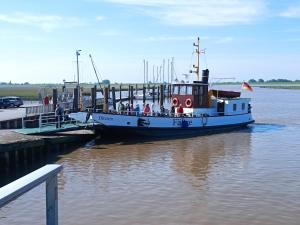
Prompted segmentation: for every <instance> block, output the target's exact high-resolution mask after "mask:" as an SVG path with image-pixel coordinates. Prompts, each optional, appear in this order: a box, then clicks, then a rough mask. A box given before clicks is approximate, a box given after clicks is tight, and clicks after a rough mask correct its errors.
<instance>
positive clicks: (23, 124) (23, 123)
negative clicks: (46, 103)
mask: <svg viewBox="0 0 300 225" xmlns="http://www.w3.org/2000/svg"><path fill="white" fill-rule="evenodd" d="M24 128H25V121H24V117H22V129H24Z"/></svg>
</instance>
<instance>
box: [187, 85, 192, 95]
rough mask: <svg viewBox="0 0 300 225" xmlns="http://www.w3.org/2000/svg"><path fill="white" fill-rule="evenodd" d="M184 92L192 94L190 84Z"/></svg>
mask: <svg viewBox="0 0 300 225" xmlns="http://www.w3.org/2000/svg"><path fill="white" fill-rule="evenodd" d="M186 93H187V94H188V95H192V94H193V88H192V86H187V91H186Z"/></svg>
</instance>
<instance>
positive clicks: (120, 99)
mask: <svg viewBox="0 0 300 225" xmlns="http://www.w3.org/2000/svg"><path fill="white" fill-rule="evenodd" d="M119 91H120V93H119V94H120V99H119V100H120V102H122V85H120V89H119Z"/></svg>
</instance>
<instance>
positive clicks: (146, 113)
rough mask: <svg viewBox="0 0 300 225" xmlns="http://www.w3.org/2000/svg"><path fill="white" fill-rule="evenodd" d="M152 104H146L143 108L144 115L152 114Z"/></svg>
mask: <svg viewBox="0 0 300 225" xmlns="http://www.w3.org/2000/svg"><path fill="white" fill-rule="evenodd" d="M150 110H151V109H150V106H149V104H146V106H145V107H144V110H143V113H144V116H148V115H150Z"/></svg>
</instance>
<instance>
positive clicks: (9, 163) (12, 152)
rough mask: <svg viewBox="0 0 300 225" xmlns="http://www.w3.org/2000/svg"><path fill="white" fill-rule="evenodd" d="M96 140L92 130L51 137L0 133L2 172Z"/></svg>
mask: <svg viewBox="0 0 300 225" xmlns="http://www.w3.org/2000/svg"><path fill="white" fill-rule="evenodd" d="M93 138H95V134H94V133H93V131H91V130H82V129H81V130H75V131H65V132H57V133H55V134H51V135H49V134H48V135H26V134H21V133H17V132H15V131H13V130H1V132H0V172H2V173H3V172H9V171H10V170H15V169H16V168H19V167H22V166H26V164H32V163H34V162H35V161H36V160H39V159H47V157H48V156H49V154H51V153H56V152H59V151H60V149H65V148H66V147H67V146H71V145H76V144H80V143H81V144H82V143H84V142H86V141H88V140H91V139H93Z"/></svg>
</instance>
